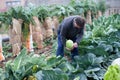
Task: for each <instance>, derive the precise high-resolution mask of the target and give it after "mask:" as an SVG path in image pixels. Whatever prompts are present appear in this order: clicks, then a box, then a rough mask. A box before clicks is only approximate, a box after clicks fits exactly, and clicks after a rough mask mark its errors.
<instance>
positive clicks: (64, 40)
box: [60, 25, 67, 46]
mask: <svg viewBox="0 0 120 80" xmlns="http://www.w3.org/2000/svg"><path fill="white" fill-rule="evenodd" d="M60 35H61V38H62V39H61V40H62V44H63V46H66V35H67V27H66V26H64V25H62V28H61V32H60Z"/></svg>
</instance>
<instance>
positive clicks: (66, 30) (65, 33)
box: [58, 16, 84, 46]
mask: <svg viewBox="0 0 120 80" xmlns="http://www.w3.org/2000/svg"><path fill="white" fill-rule="evenodd" d="M75 17H77V16H70V17H67V18H65V19H64V20H63V21H62V23H61V24H60V26H59V28H58V31H59V32H60V35H61V38H62V42H63V45H64V46H65V43H66V39H73V38H76V42H77V43H79V42H80V40H81V38H82V36H83V34H84V27H83V28H79V29H78V28H76V27H74V24H73V22H74V21H73V20H74V18H75Z"/></svg>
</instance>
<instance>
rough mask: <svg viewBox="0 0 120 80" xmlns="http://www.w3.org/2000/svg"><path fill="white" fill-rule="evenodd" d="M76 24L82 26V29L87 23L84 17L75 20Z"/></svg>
mask: <svg viewBox="0 0 120 80" xmlns="http://www.w3.org/2000/svg"><path fill="white" fill-rule="evenodd" d="M75 22H76V24H77V25H78V26H80V27H84V25H85V23H86V21H85V19H84V18H82V17H76V18H75Z"/></svg>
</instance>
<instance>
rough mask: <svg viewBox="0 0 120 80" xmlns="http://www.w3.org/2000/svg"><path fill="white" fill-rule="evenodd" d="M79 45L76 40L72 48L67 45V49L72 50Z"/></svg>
mask: <svg viewBox="0 0 120 80" xmlns="http://www.w3.org/2000/svg"><path fill="white" fill-rule="evenodd" d="M77 47H78V44H77V43H76V42H75V43H74V44H73V47H72V48H67V47H66V49H67V50H68V51H71V50H73V49H74V48H77Z"/></svg>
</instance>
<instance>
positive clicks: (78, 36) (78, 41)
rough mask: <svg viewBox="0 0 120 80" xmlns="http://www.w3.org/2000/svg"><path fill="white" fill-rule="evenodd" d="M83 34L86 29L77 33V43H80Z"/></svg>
mask: <svg viewBox="0 0 120 80" xmlns="http://www.w3.org/2000/svg"><path fill="white" fill-rule="evenodd" d="M83 34H84V29H83V30H82V31H81V32H80V33H79V34H78V35H77V39H76V42H77V44H79V43H80V41H81V39H82V37H83Z"/></svg>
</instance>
